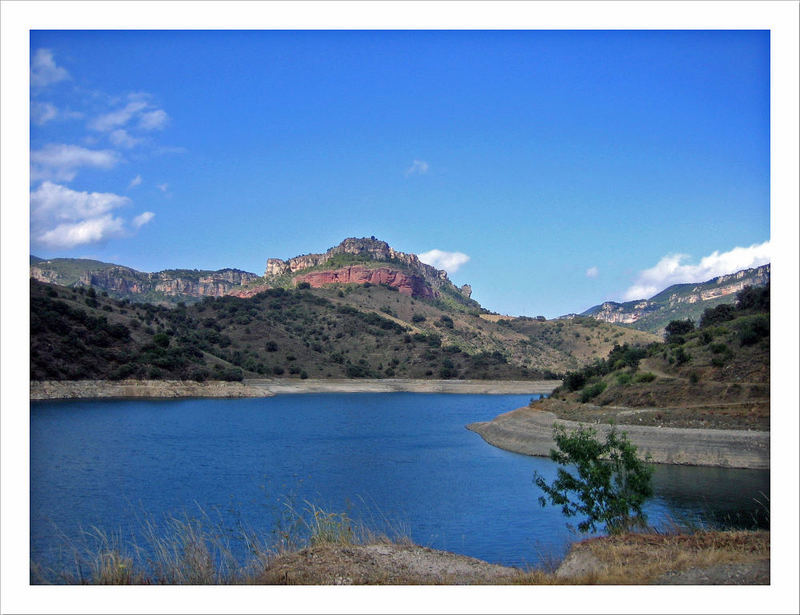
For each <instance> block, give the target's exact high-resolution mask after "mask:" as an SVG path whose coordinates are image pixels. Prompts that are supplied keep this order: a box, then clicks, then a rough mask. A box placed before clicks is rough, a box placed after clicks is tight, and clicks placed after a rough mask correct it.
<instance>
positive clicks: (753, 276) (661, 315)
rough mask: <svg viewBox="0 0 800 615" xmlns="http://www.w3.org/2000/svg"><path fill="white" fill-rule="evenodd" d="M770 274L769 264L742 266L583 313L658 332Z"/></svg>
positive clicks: (728, 300) (761, 283)
mask: <svg viewBox="0 0 800 615" xmlns="http://www.w3.org/2000/svg"><path fill="white" fill-rule="evenodd" d="M769 275H770V266H769V265H762V266H761V267H756V268H753V269H743V270H742V271H737V272H736V273H732V274H730V275H722V276H719V277H716V278H713V279H711V280H708V281H707V282H701V283H699V284H674V285H672V286H670V287H668V288H666V289H665V290H662V291H661V292H660V293H658V294H656V295H653V296H652V297H650V299H642V300H638V301H627V302H625V303H617V302H614V301H606V302H605V303H602V304H600V305H595V306H594V307H591V308H589V309H588V310H586V311H585V312H583V313H582V314H580V315H581V316H590V317H592V318H594V319H596V320H600V321H602V322H609V323H616V324H621V325H628V326H631V327H633V328H634V329H639V330H640V331H649V332H651V333H658V332H660V331H662V330H663V329H664V327H665V326H666V325H667V324H669V322H670V321H672V320H685V319H687V318H691V319H693V320H694V321H695V322H697V321H698V320H699V318H700V316H701V315H702V313H703V311H704V310H705V309H706V308H709V307H715V306H717V305H720V304H721V303H732V302H733V300H734V296H735V294H736V293H737V292H739V291H740V290H742V288H744V287H745V286H753V287H760V286H766V285H767V284H769ZM568 317H569V316H568ZM568 317H562V318H568Z"/></svg>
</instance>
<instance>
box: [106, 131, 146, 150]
mask: <svg viewBox="0 0 800 615" xmlns="http://www.w3.org/2000/svg"><path fill="white" fill-rule="evenodd" d="M108 140H109V141H111V143H113V144H114V145H116V146H117V147H124V148H125V149H130V148H132V147H136V146H137V145H139V144H140V143H141V142H142V141H143V140H144V139H137V138H136V137H132V136H131V135H129V134H128V131H127V130H125V129H124V128H117V129H116V130H114V131H113V132H111V134H110V135H108Z"/></svg>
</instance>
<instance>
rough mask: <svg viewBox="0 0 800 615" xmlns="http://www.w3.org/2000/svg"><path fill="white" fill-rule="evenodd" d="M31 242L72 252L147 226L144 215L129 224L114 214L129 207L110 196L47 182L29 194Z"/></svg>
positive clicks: (123, 199) (149, 217)
mask: <svg viewBox="0 0 800 615" xmlns="http://www.w3.org/2000/svg"><path fill="white" fill-rule="evenodd" d="M30 198H31V201H30V203H31V241H32V243H33V244H34V245H39V246H45V247H48V248H74V247H76V246H80V245H85V244H93V243H99V242H102V241H106V240H108V239H111V238H114V237H122V236H125V235H127V234H130V233H131V232H132V231H134V230H136V229H138V228H140V227H141V226H143V225H145V224H147V223H148V222H150V221H151V220H152V219H153V217H154V216H155V214H153V213H152V212H149V211H146V212H143V213H141V214H139V215H138V216H136V217H135V218H133V220H132V221H131V223H130V225H128V224H127V223H126V222H125V219H124V218H122V217H120V216H117V215H115V210H117V209H119V208H121V207H125V206H127V205H129V204H130V203H131V200H130V199H129V198H128V197H126V196H121V195H118V194H113V193H111V192H80V191H77V190H72V189H70V188H67V187H66V186H62V185H60V184H55V183H52V182H49V181H46V182H43V183H42V185H41V186H39V187H38V188H37V189H36V190H35V191H33V192H31V196H30Z"/></svg>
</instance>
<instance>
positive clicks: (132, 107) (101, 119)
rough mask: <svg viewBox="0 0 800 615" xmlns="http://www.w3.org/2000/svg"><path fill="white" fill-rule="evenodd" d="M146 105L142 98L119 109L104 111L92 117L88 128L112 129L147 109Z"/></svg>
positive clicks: (103, 130)
mask: <svg viewBox="0 0 800 615" xmlns="http://www.w3.org/2000/svg"><path fill="white" fill-rule="evenodd" d="M147 107H148V104H147V103H146V102H145V101H143V100H135V101H133V102H129V103H128V104H127V105H125V106H124V107H123V108H121V109H117V110H115V111H111V112H109V113H104V114H103V115H99V116H98V117H96V118H94V119H93V120H92V121H91V122H89V128H91V129H92V130H97V131H99V132H106V131H109V130H113V129H115V128H118V127H120V126H124V125H125V124H127V123H128V122H130V121H131V118H133V117H134V116H135V115H136V114H137V113H139V112H140V111H143V110H144V109H147Z"/></svg>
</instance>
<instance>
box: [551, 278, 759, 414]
mask: <svg viewBox="0 0 800 615" xmlns="http://www.w3.org/2000/svg"><path fill="white" fill-rule="evenodd" d="M769 293H770V288H769V286H766V287H759V288H753V287H745V288H744V289H743V290H741V291H740V292H739V293H738V294H737V295H736V303H735V305H718V306H716V307H712V308H706V310H705V311H704V312H703V313H702V315H701V318H700V320H699V323H697V325H696V324H695V323H694V321H692V320H676V321H672V322H670V323H669V324H668V325H667V327H666V332H665V335H664V341H663V342H658V343H651V344H648V345H647V346H644V347H642V346H639V347H637V346H632V345H627V344H623V345H617V346H615V347H614V348H613V349H612V351H611V352H610V353H609V355H608V357H607V358H606V359H603V360H596V361H594V362H592V363H591V364H589V365H586V366H585V367H583V368H581V369H578V370H572V371H569V372H568V373H567V374H566V375H565V377H564V382H563V385H562V386H561V387H560V388H559V389H557V390H556V391H554V392H553V395H552V397H551V399H549V400H546V401H545V402H542V403H540V404H537V407H539V408H542V409H547V410H550V411H553V412H556V414H557V415H558V416H560V417H562V418H570V419H575V420H583V421H592V422H595V421H601V422H610V421H616V422H619V423H634V424H645V425H661V426H688V427H719V428H740V429H769V365H770V359H769V346H770V326H769V324H770V319H769Z"/></svg>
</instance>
